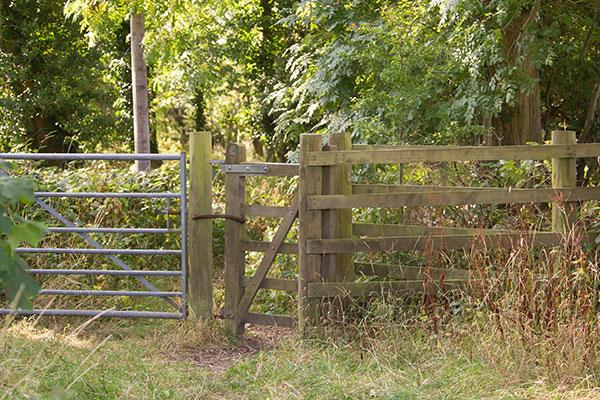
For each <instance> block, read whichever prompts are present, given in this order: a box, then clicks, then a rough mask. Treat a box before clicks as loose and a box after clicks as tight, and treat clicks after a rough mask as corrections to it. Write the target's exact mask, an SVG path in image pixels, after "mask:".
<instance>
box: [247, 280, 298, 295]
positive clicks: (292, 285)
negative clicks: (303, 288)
mask: <svg viewBox="0 0 600 400" xmlns="http://www.w3.org/2000/svg"><path fill="white" fill-rule="evenodd" d="M250 278H251V277H250V276H246V277H244V281H243V286H244V287H246V286H247V285H248V282H249V281H250ZM260 289H273V290H285V291H286V292H297V291H298V280H297V279H281V278H265V279H263V281H262V282H261V283H260Z"/></svg>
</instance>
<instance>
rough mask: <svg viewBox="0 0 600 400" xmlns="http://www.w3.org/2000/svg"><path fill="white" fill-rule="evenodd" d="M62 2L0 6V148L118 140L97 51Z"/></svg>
mask: <svg viewBox="0 0 600 400" xmlns="http://www.w3.org/2000/svg"><path fill="white" fill-rule="evenodd" d="M63 6H64V2H63V1H59V0H38V1H18V2H2V3H1V4H0V76H2V79H1V80H0V107H1V108H2V112H1V113H0V148H2V149H3V150H10V149H11V148H15V147H18V146H25V145H26V146H29V147H31V148H32V149H36V150H41V151H54V152H60V151H76V150H77V149H79V148H82V149H87V150H90V149H94V147H95V146H96V145H97V144H99V143H100V142H102V141H106V140H111V139H112V138H115V139H118V138H120V137H122V136H121V134H122V133H121V128H122V127H123V126H124V120H123V119H122V118H120V116H119V115H115V113H114V112H113V110H112V109H111V107H112V104H113V103H114V102H115V101H117V96H116V92H115V90H114V89H113V87H112V86H111V85H110V83H109V82H107V81H106V80H105V79H104V77H103V76H102V73H101V71H102V68H101V67H100V65H101V59H102V57H103V55H102V52H101V51H100V50H101V49H98V48H90V47H89V46H88V40H87V38H86V37H85V36H84V35H82V33H81V30H80V27H79V25H78V24H77V23H75V22H71V21H68V20H65V17H64V14H63Z"/></svg>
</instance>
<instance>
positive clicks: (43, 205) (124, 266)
mask: <svg viewBox="0 0 600 400" xmlns="http://www.w3.org/2000/svg"><path fill="white" fill-rule="evenodd" d="M0 176H10V175H9V174H8V173H6V171H4V170H2V169H0ZM35 203H36V204H37V205H38V206H40V207H41V208H42V209H43V210H44V211H46V212H47V213H49V214H50V215H52V216H53V217H55V218H56V219H58V220H59V221H60V222H62V223H63V224H64V225H66V226H67V227H69V228H76V226H75V224H74V223H72V222H71V221H69V220H68V219H67V218H65V217H64V216H63V215H62V214H61V213H59V212H58V211H56V210H55V209H54V208H52V207H51V206H50V205H48V203H46V202H45V201H44V200H40V199H38V198H36V199H35ZM78 235H79V236H80V237H81V238H82V239H83V240H85V241H86V243H88V244H89V245H90V246H93V247H95V248H97V249H103V248H104V246H102V245H101V244H100V243H98V242H96V241H95V240H93V239H92V238H91V237H89V236H88V235H87V234H85V233H78ZM107 258H108V259H109V260H111V261H112V262H113V263H115V264H116V265H117V266H119V267H120V268H122V269H124V270H126V271H133V269H132V268H130V267H129V266H128V265H127V264H125V263H124V262H123V261H121V260H120V259H119V258H118V257H117V256H115V255H114V254H107ZM135 279H136V280H137V281H138V282H139V283H141V284H142V285H144V286H145V287H146V288H147V289H149V290H152V291H154V292H158V291H159V290H158V288H157V287H156V286H154V285H153V284H151V283H150V282H149V281H148V280H147V279H146V278H144V277H141V276H136V277H135ZM164 300H165V301H166V302H167V303H169V304H170V305H171V307H173V308H175V309H178V308H179V306H178V305H177V303H175V302H174V301H173V300H171V299H169V298H165V299H164Z"/></svg>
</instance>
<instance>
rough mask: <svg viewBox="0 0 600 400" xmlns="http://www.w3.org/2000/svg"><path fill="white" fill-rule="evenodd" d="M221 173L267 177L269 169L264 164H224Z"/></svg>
mask: <svg viewBox="0 0 600 400" xmlns="http://www.w3.org/2000/svg"><path fill="white" fill-rule="evenodd" d="M221 171H223V172H228V173H231V174H240V175H265V174H267V173H268V172H269V167H268V166H266V165H264V164H252V163H248V164H223V165H221Z"/></svg>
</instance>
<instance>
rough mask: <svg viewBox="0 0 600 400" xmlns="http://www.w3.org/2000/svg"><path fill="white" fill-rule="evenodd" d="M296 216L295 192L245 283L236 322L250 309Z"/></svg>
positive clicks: (242, 318) (241, 322)
mask: <svg viewBox="0 0 600 400" xmlns="http://www.w3.org/2000/svg"><path fill="white" fill-rule="evenodd" d="M297 216H298V195H297V194H296V195H295V196H294V198H293V200H292V207H291V209H290V211H288V212H287V214H286V215H285V217H284V218H283V221H282V222H281V225H280V226H279V229H278V230H277V232H276V233H275V236H274V237H273V241H272V242H271V246H269V248H268V249H267V252H266V253H265V255H264V257H263V259H262V260H261V262H260V265H259V267H258V269H257V270H256V273H255V274H254V276H253V277H252V278H251V279H250V281H249V282H248V284H247V285H246V290H245V291H244V295H243V296H242V298H241V299H240V302H239V304H238V307H237V310H236V313H235V321H236V324H243V323H244V320H245V317H246V313H247V312H248V310H249V309H250V304H252V301H253V300H254V297H255V296H256V293H257V292H258V289H259V288H260V284H261V283H262V281H263V280H264V279H265V278H266V277H267V274H268V273H269V270H270V269H271V266H272V265H273V262H274V261H275V257H276V256H277V253H278V251H279V248H280V247H281V245H282V244H283V242H284V240H285V238H286V236H287V234H288V232H289V231H290V229H291V228H292V225H293V224H294V220H295V219H296V217H297Z"/></svg>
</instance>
